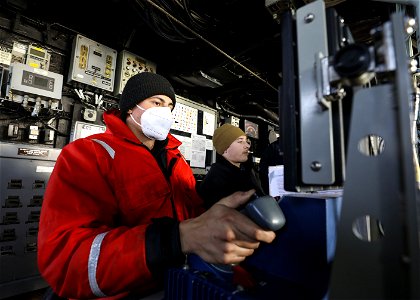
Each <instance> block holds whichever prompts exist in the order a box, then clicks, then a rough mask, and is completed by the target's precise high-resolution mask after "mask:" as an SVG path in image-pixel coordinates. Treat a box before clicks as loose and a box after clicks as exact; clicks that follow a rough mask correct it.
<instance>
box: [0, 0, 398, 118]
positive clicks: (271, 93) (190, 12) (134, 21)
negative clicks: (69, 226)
mask: <svg viewBox="0 0 420 300" xmlns="http://www.w3.org/2000/svg"><path fill="white" fill-rule="evenodd" d="M307 2H311V1H309V0H305V1H298V0H294V1H281V0H280V1H274V0H266V1H263V0H223V1H222V0H212V1H205V0H160V1H156V0H154V1H152V0H101V1H99V0H72V1H53V0H30V1H29V0H2V1H0V3H1V6H0V27H1V28H5V29H6V28H7V29H11V30H13V31H14V32H15V33H17V34H19V35H21V36H22V37H23V38H38V39H40V40H41V42H43V43H44V44H47V45H49V46H50V47H53V48H54V49H56V50H57V51H58V52H60V51H61V54H62V56H63V57H64V58H68V57H69V55H70V54H69V53H68V52H66V51H68V49H69V48H71V47H68V43H70V42H71V40H72V38H73V36H74V35H75V34H77V33H80V34H82V35H84V36H86V37H88V38H90V39H93V40H95V41H97V42H99V43H102V44H104V45H106V46H108V47H111V48H113V49H116V50H117V51H120V50H123V49H126V50H129V51H131V52H132V53H135V54H137V55H139V56H141V57H144V58H146V59H148V60H150V61H152V62H155V63H156V64H157V72H158V73H160V74H162V75H165V76H167V77H168V78H170V80H171V81H172V83H173V84H174V86H175V88H176V92H177V93H178V94H181V95H184V96H186V97H188V98H190V99H192V100H194V101H197V102H202V103H204V104H207V105H210V106H212V107H216V103H217V104H218V105H220V106H221V107H222V108H225V109H227V110H230V111H234V112H235V113H237V114H241V115H259V116H261V117H263V118H265V119H269V120H272V121H274V122H277V120H278V93H277V89H278V87H279V86H280V85H281V83H282V74H281V59H280V57H281V44H280V31H281V30H280V29H281V22H280V21H279V19H280V16H281V14H282V12H284V11H285V10H287V9H290V8H298V7H300V6H302V5H305V4H306V3H307ZM325 3H326V6H327V7H334V8H335V9H336V10H337V12H338V14H339V15H340V16H342V17H343V18H344V20H345V22H346V24H348V26H349V27H350V29H351V31H352V33H353V36H354V39H355V40H356V41H360V42H369V30H370V29H371V28H372V27H373V26H375V25H379V24H381V23H382V22H383V21H384V20H387V19H388V17H389V15H390V13H391V12H392V11H394V10H395V4H390V3H383V2H378V1H355V0H347V1H346V0H335V1H325ZM276 16H277V18H276ZM32 27H36V28H37V30H39V31H41V33H39V32H38V31H33V30H32V29H30V28H32ZM314 38H316V37H314ZM52 63H54V62H52ZM63 74H66V72H63ZM220 106H219V108H220Z"/></svg>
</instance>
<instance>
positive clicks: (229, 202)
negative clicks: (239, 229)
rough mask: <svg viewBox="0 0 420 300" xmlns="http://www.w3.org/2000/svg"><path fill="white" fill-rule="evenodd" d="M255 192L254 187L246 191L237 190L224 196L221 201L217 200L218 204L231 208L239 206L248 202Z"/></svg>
mask: <svg viewBox="0 0 420 300" xmlns="http://www.w3.org/2000/svg"><path fill="white" fill-rule="evenodd" d="M254 193H255V190H254V189H252V190H249V191H246V192H235V193H233V194H231V195H229V196H227V197H225V198H222V199H221V200H220V201H219V202H217V204H223V205H226V206H228V207H231V208H237V207H239V206H241V205H242V204H244V203H246V202H248V200H249V198H251V196H252V195H253V194H254Z"/></svg>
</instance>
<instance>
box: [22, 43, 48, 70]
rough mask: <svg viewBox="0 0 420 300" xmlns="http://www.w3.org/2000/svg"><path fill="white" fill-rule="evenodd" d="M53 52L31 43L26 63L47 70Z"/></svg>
mask: <svg viewBox="0 0 420 300" xmlns="http://www.w3.org/2000/svg"><path fill="white" fill-rule="evenodd" d="M50 58H51V54H49V53H48V52H47V50H46V49H44V48H41V47H37V46H34V45H29V47H28V53H27V54H26V64H27V65H28V66H31V67H33V68H37V69H42V70H47V71H48V69H49V67H50Z"/></svg>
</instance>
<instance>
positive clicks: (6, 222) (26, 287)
mask: <svg viewBox="0 0 420 300" xmlns="http://www.w3.org/2000/svg"><path fill="white" fill-rule="evenodd" d="M59 153H60V149H52V148H45V147H39V146H34V145H24V144H12V143H0V165H1V169H0V175H1V176H0V178H1V185H0V299H5V298H7V297H11V296H15V295H19V294H22V293H24V292H28V291H32V290H35V289H41V288H45V287H47V286H48V284H47V283H46V282H45V280H43V278H42V277H41V275H40V274H39V270H38V266H37V260H36V257H37V237H38V226H39V218H40V214H41V207H42V202H43V198H44V193H45V188H46V186H47V184H48V180H49V177H50V175H51V172H52V170H53V168H54V165H55V162H56V160H57V157H58V155H59ZM22 299H23V298H22Z"/></svg>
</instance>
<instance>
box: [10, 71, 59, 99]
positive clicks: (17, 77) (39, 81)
mask: <svg viewBox="0 0 420 300" xmlns="http://www.w3.org/2000/svg"><path fill="white" fill-rule="evenodd" d="M10 73H11V75H10V82H9V90H10V91H11V92H12V93H17V94H28V95H35V96H44V97H48V98H53V99H61V96H62V90H63V75H61V74H57V73H53V72H50V71H47V70H42V69H39V68H34V67H31V66H28V65H25V64H21V63H12V64H11V65H10Z"/></svg>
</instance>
